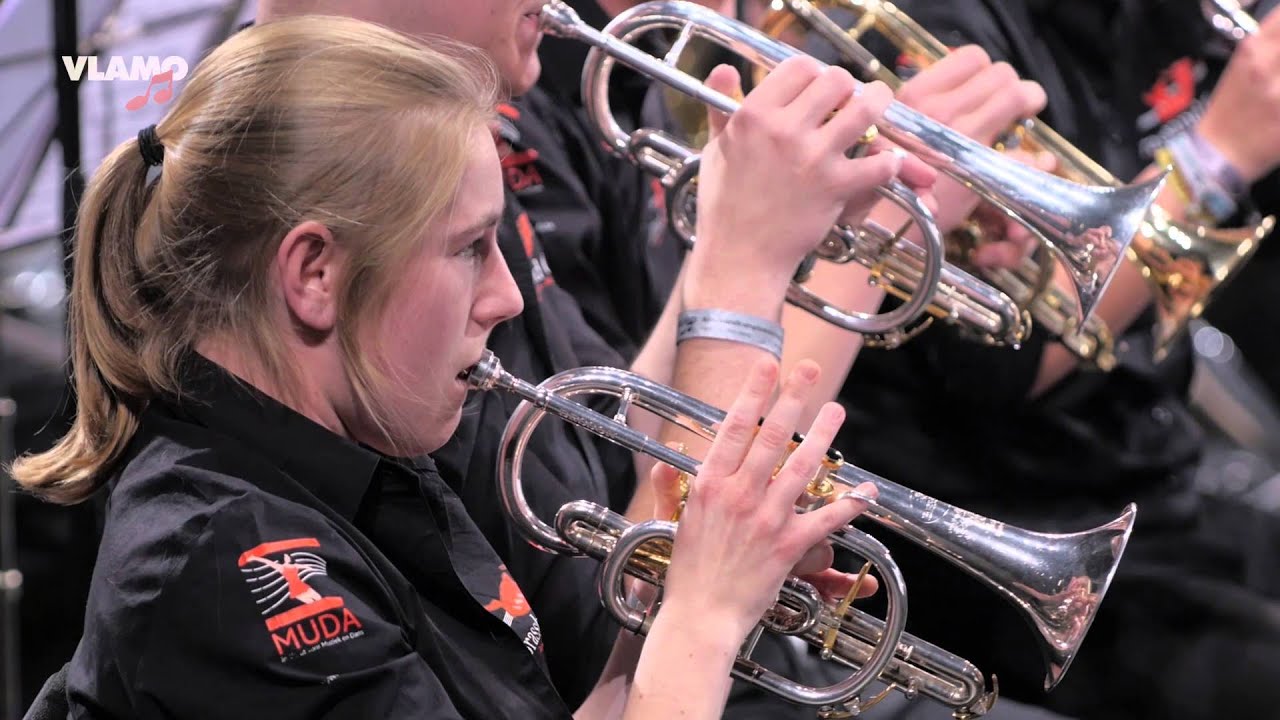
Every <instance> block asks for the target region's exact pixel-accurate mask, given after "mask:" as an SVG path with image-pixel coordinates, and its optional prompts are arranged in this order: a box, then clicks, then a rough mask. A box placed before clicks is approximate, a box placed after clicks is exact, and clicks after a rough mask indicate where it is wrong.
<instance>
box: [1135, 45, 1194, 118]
mask: <svg viewBox="0 0 1280 720" xmlns="http://www.w3.org/2000/svg"><path fill="white" fill-rule="evenodd" d="M1195 99H1196V74H1195V66H1194V65H1192V63H1191V59H1190V58H1182V59H1181V60H1178V61H1177V62H1175V63H1174V64H1172V65H1170V66H1169V67H1167V68H1165V69H1164V70H1163V71H1162V72H1161V73H1160V77H1158V78H1156V82H1155V84H1154V85H1152V86H1151V89H1150V90H1148V91H1146V92H1145V93H1143V95H1142V101H1143V102H1145V103H1146V104H1147V106H1148V107H1150V108H1151V109H1152V110H1154V111H1155V113H1156V117H1157V118H1158V119H1159V121H1160V123H1161V124H1163V123H1167V122H1169V121H1170V120H1172V119H1174V118H1175V117H1177V116H1178V115H1180V114H1181V113H1182V112H1183V111H1185V110H1186V109H1187V108H1189V107H1191V103H1192V102H1194V101H1195Z"/></svg>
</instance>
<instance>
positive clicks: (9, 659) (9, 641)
mask: <svg viewBox="0 0 1280 720" xmlns="http://www.w3.org/2000/svg"><path fill="white" fill-rule="evenodd" d="M3 362H4V360H3V358H0V368H3V367H4V365H3ZM6 389H7V388H5V387H4V385H3V379H2V378H0V642H3V649H2V651H0V652H3V662H2V663H0V672H3V683H4V685H3V688H4V690H3V702H4V705H3V708H0V710H2V712H3V717H4V718H5V719H6V720H17V718H20V717H22V684H21V673H20V670H19V667H18V663H19V637H18V628H19V625H20V622H19V618H18V605H19V602H20V600H21V598H22V571H21V570H19V569H18V543H17V531H16V529H15V528H14V524H15V523H16V522H17V513H15V512H14V500H15V498H14V493H16V492H17V488H16V487H15V486H14V484H13V482H12V481H11V480H10V478H9V473H8V472H7V471H6V470H5V468H6V467H7V466H8V464H9V462H10V461H12V460H13V424H14V418H15V414H16V410H17V405H16V404H15V403H14V402H13V400H11V399H9V398H8V397H5V391H6Z"/></svg>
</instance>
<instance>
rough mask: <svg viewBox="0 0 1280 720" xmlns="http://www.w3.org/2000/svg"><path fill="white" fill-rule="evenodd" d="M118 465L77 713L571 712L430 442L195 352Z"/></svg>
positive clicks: (532, 628) (519, 604)
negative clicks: (181, 394)
mask: <svg viewBox="0 0 1280 720" xmlns="http://www.w3.org/2000/svg"><path fill="white" fill-rule="evenodd" d="M185 374H186V378H187V380H188V382H186V383H185V387H187V388H188V389H189V391H190V392H189V394H188V396H186V397H185V398H184V399H183V400H182V402H181V403H167V402H156V403H154V404H153V405H152V406H151V407H150V408H149V409H147V410H146V411H145V413H144V414H143V417H142V421H141V427H140V429H139V431H138V433H137V435H136V436H135V438H134V439H133V441H132V443H131V444H130V447H129V450H128V452H127V454H126V456H125V458H124V459H123V462H122V464H121V466H120V468H121V469H120V471H119V472H118V474H117V475H116V476H115V477H114V479H113V480H112V481H111V483H110V489H111V490H110V503H109V509H108V515H107V524H106V530H105V534H104V537H103V540H102V546H101V552H100V553H99V555H98V558H99V559H98V565H97V567H96V568H95V571H94V580H93V587H92V590H91V593H90V597H89V604H88V608H87V610H86V621H85V633H84V637H83V639H82V640H81V643H80V647H79V649H78V650H77V652H76V655H75V658H74V659H73V661H72V664H71V668H70V677H69V682H68V691H69V695H70V698H71V701H72V707H73V712H72V716H73V717H100V718H108V717H110V718H125V717H128V718H149V717H152V718H154V717H181V718H204V717H225V718H235V719H236V720H243V719H244V718H254V717H271V718H317V717H334V718H398V717H404V718H409V717H413V718H422V717H430V718H477V719H481V718H483V719H485V720H489V719H490V718H498V717H520V718H567V717H569V711H568V709H567V708H566V707H565V706H564V704H563V703H562V702H561V700H560V699H559V697H558V696H557V694H556V692H555V690H554V689H553V688H552V686H551V684H550V681H549V680H548V678H547V676H546V674H545V670H544V665H543V663H542V660H541V650H540V648H539V644H540V641H539V633H540V631H539V627H538V621H537V618H536V617H535V616H534V615H533V614H532V612H531V610H530V608H529V604H528V603H527V602H525V601H524V598H523V596H522V595H521V593H520V589H519V587H518V586H517V585H516V584H515V583H514V582H513V581H512V580H511V578H510V577H509V576H508V575H506V574H505V573H504V572H503V570H502V566H501V561H500V560H499V559H498V557H497V556H496V555H495V554H494V552H493V550H492V549H491V548H490V547H489V546H488V545H487V544H486V543H485V541H484V539H483V537H481V535H480V533H479V531H478V530H477V529H476V527H475V525H474V524H472V522H471V521H470V520H469V518H468V516H467V513H466V511H465V510H464V509H463V507H462V505H461V503H460V502H459V500H458V498H457V497H456V496H455V495H454V494H453V493H452V492H451V491H450V490H449V489H448V488H447V487H446V486H445V485H444V483H443V482H442V481H441V479H440V477H439V476H438V475H437V474H436V472H435V469H434V467H433V466H432V464H431V462H430V461H429V460H423V461H421V462H419V463H417V464H416V466H410V465H407V464H404V463H402V462H400V461H397V460H394V459H391V458H388V457H386V456H383V455H380V454H378V453H375V452H372V451H370V450H367V449H364V448H362V447H361V446H358V445H355V444H353V443H351V442H349V441H347V440H345V439H343V438H341V437H339V436H336V435H334V434H333V433H331V432H329V431H328V430H326V429H324V428H322V427H320V426H319V425H316V424H315V423H313V422H311V421H310V420H308V419H306V418H304V417H303V416H301V415H299V414H297V413H295V412H293V411H292V410H290V409H288V408H286V407H284V406H282V405H280V404H279V403H276V402H274V401H273V400H271V399H269V398H267V397H265V396H263V395H262V394H261V393H259V392H257V391H255V390H253V389H251V388H248V387H246V386H244V385H242V384H240V383H238V382H237V381H235V380H234V379H233V378H232V377H231V376H230V375H229V374H227V373H225V372H224V371H222V370H221V369H220V368H218V367H217V366H215V365H213V364H212V363H209V362H208V361H205V360H203V359H201V358H198V357H195V358H192V360H191V361H190V363H189V364H188V366H187V370H186V371H185Z"/></svg>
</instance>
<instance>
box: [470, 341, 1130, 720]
mask: <svg viewBox="0 0 1280 720" xmlns="http://www.w3.org/2000/svg"><path fill="white" fill-rule="evenodd" d="M466 379H467V382H468V383H469V384H470V385H471V386H472V387H474V388H476V389H478V390H482V391H492V390H499V391H504V392H509V393H513V394H515V395H517V396H519V397H521V398H522V399H523V402H521V403H520V405H519V406H518V407H517V408H516V410H515V412H514V413H513V414H512V416H511V418H510V420H509V421H508V423H507V426H506V428H505V430H504V431H503V435H502V442H501V445H500V450H499V470H498V481H499V485H500V492H501V495H502V502H503V506H504V508H505V510H506V512H507V513H508V515H510V516H511V518H512V519H513V521H514V522H515V524H516V527H517V528H519V530H520V532H521V533H523V534H524V536H525V537H526V538H527V539H528V540H529V542H531V543H532V544H533V545H535V546H536V547H538V548H541V549H543V550H546V551H548V552H556V553H562V554H566V555H574V556H578V555H588V556H591V557H594V558H596V559H599V560H601V563H602V565H601V570H600V573H601V575H600V583H599V587H600V592H601V601H602V602H603V603H604V605H605V607H606V608H607V609H608V610H609V611H610V612H611V613H612V614H613V615H614V616H615V617H616V618H617V619H618V620H619V622H621V623H623V625H624V626H626V627H627V628H628V629H630V630H632V631H634V632H638V633H642V634H643V633H645V632H647V630H648V628H649V626H650V624H651V622H652V618H651V616H650V615H647V614H646V613H645V612H642V611H640V610H637V609H635V608H633V607H632V606H631V605H630V604H629V603H628V601H627V599H626V597H625V593H624V592H623V591H622V580H623V578H624V576H625V575H631V576H633V577H636V578H640V579H641V580H644V581H646V582H649V583H652V584H654V585H657V586H658V587H659V588H660V587H661V585H662V579H663V571H664V569H665V567H666V564H667V563H668V562H669V560H670V542H671V540H672V539H673V538H674V535H675V530H676V525H675V524H674V523H670V522H661V521H656V520H655V521H647V522H642V523H637V524H632V523H631V522H630V521H628V520H626V519H625V518H623V517H622V516H620V515H618V514H617V513H614V512H612V511H610V510H609V509H608V508H605V507H601V506H599V505H596V504H594V503H590V502H586V501H574V502H569V503H566V504H564V505H563V506H562V507H561V508H560V510H559V512H558V513H557V515H556V519H555V525H554V526H552V525H550V524H548V523H546V522H545V521H543V520H542V519H541V518H539V517H538V516H537V514H535V513H534V511H533V510H532V508H531V507H530V504H529V501H528V498H527V497H526V496H525V493H524V488H523V482H522V475H521V473H522V465H523V458H524V454H525V450H526V448H527V447H528V444H529V441H530V438H531V436H532V435H533V433H534V431H535V430H536V429H537V427H538V424H539V423H540V422H541V421H542V420H543V419H544V418H546V417H547V414H548V413H550V414H551V415H553V416H555V417H557V418H559V419H561V420H564V421H566V422H569V423H572V424H574V425H576V426H578V427H581V428H583V429H585V430H588V431H590V432H592V433H594V434H596V435H598V436H600V437H602V438H604V439H606V440H608V441H610V442H613V443H616V444H618V445H620V446H622V447H624V448H627V449H629V450H631V451H633V452H640V453H644V454H646V455H649V456H651V457H653V458H655V459H657V460H659V461H661V462H664V463H667V464H668V465H671V466H672V467H675V468H676V469H677V470H680V471H682V472H686V473H689V474H690V475H696V474H697V472H698V468H699V462H698V461H697V460H695V459H694V458H691V457H689V456H688V455H685V454H683V453H681V452H679V451H677V450H675V449H672V448H670V447H668V446H666V445H664V444H662V443H661V442H659V441H658V440H656V439H654V438H651V437H649V436H648V435H645V434H644V433H641V432H639V431H637V430H635V429H633V428H631V427H629V426H628V425H627V422H626V418H627V413H628V411H629V410H630V409H631V408H632V407H638V408H642V409H644V410H646V411H648V412H651V413H654V414H655V415H657V416H658V417H660V418H662V419H664V420H666V421H668V422H673V423H676V424H677V425H679V426H680V427H682V428H684V429H685V430H688V431H690V432H693V433H696V434H697V435H699V436H701V437H704V438H708V439H711V438H713V437H714V436H715V428H717V427H718V426H719V424H720V423H721V422H722V421H723V419H724V413H723V412H722V411H720V410H719V409H717V408H715V407H712V406H710V405H708V404H706V403H703V402H701V401H699V400H697V399H695V398H692V397H689V396H688V395H684V394H683V393H680V392H677V391H676V390H673V389H672V388H669V387H667V386H665V385H661V384H658V383H654V382H651V381H649V380H646V379H645V378H643V377H640V376H638V375H635V374H634V373H630V372H627V371H624V370H617V369H614V368H603V367H588V368H579V369H576V370H569V371H566V372H563V373H560V374H559V375H556V376H554V377H552V378H549V379H548V380H546V381H545V382H543V383H542V384H540V385H536V386H535V385H532V384H530V383H527V382H524V381H522V380H520V379H518V378H516V377H513V376H512V375H510V374H508V373H507V372H505V371H504V370H503V369H502V366H501V364H500V363H499V362H498V360H497V359H496V358H495V357H494V356H493V355H492V354H491V353H486V355H485V357H484V358H483V359H482V360H481V361H480V362H479V363H478V364H477V365H476V366H475V367H473V368H472V369H471V370H470V371H469V372H468V374H467V376H466ZM591 395H595V396H601V395H603V396H608V397H613V398H618V400H619V401H620V407H619V409H618V410H617V412H616V413H615V414H614V415H613V416H612V417H610V416H609V415H605V414H602V413H600V412H597V411H596V410H593V409H591V407H590V406H588V404H587V403H585V402H583V401H580V400H577V399H576V398H578V397H579V396H591ZM799 440H800V438H799V437H798V436H797V438H796V442H797V443H798V442H799ZM862 482H873V483H875V485H876V487H877V490H878V493H879V497H878V499H877V500H875V501H873V502H872V503H871V504H870V509H869V510H868V511H867V512H866V516H867V517H869V518H870V519H871V520H872V521H874V522H876V523H878V524H880V525H882V526H884V527H886V528H888V529H889V530H891V531H894V532H897V533H899V534H901V535H904V536H905V537H908V538H910V539H911V540H913V541H914V542H916V543H919V544H920V545H921V546H923V547H924V548H926V549H928V550H931V551H932V552H935V553H937V554H939V555H941V556H942V557H945V558H946V559H948V560H949V561H951V562H952V563H954V564H955V565H957V566H958V567H960V568H961V569H963V570H965V571H967V572H968V573H970V574H972V575H973V576H975V577H976V578H978V579H979V580H981V581H982V582H983V583H984V584H986V585H987V586H988V587H989V588H991V589H992V590H994V591H996V592H997V593H999V594H1001V595H1003V596H1004V597H1005V598H1006V599H1008V600H1009V601H1011V602H1013V603H1014V605H1015V606H1017V607H1018V608H1020V609H1021V610H1022V613H1023V616H1024V618H1025V619H1026V620H1027V621H1028V622H1029V623H1030V624H1031V626H1032V627H1033V628H1035V630H1036V633H1037V637H1038V638H1039V639H1040V641H1041V643H1040V644H1041V650H1042V651H1043V653H1044V656H1045V658H1046V661H1047V664H1048V674H1047V676H1046V678H1045V688H1046V689H1051V688H1053V686H1054V685H1056V684H1057V683H1058V681H1059V680H1061V679H1062V676H1063V675H1064V674H1065V673H1066V671H1067V668H1068V667H1069V666H1070V664H1071V661H1072V659H1073V658H1074V657H1075V655H1076V652H1077V650H1078V649H1079V647H1080V644H1081V642H1082V641H1083V640H1084V637H1085V634H1086V633H1087V632H1088V630H1089V626H1090V624H1091V623H1092V622H1093V618H1094V616H1095V614H1096V613H1097V609H1098V606H1099V604H1100V603H1101V602H1102V599H1103V596H1104V595H1105V594H1106V592H1107V588H1108V586H1109V585H1110V582H1111V579H1112V577H1113V576H1114V575H1115V571H1116V568H1117V566H1118V564H1119V562H1120V557H1121V555H1122V554H1123V553H1124V549H1125V545H1126V544H1127V543H1128V539H1129V535H1130V532H1131V531H1132V529H1133V519H1134V515H1135V513H1136V511H1137V510H1136V508H1135V506H1133V505H1132V504H1131V505H1129V506H1128V507H1127V508H1125V510H1124V512H1123V513H1122V514H1121V515H1120V516H1119V517H1117V518H1116V519H1115V520H1112V521H1111V522H1109V523H1107V524H1105V525H1102V526H1100V527H1097V528H1094V529H1092V530H1087V531H1083V532H1078V533H1071V534H1047V533H1038V532H1031V531H1028V530H1023V529H1020V528H1016V527H1013V526H1010V525H1006V524H1005V523H1002V522H997V521H994V520H990V519H988V518H985V517H982V516H979V515H976V514H974V513H971V512H967V511H965V510H962V509H960V508H957V507H953V506H951V505H947V504H945V503H942V502H939V501H938V500H936V499H934V498H930V497H928V496H926V495H923V494H922V493H919V492H914V491H911V490H908V489H907V488H904V487H902V486H901V485H897V484H895V483H893V482H890V481H889V480H886V479H884V478H881V477H878V476H876V475H873V474H871V473H869V472H867V471H865V470H862V469H860V468H858V467H855V466H853V465H850V464H847V463H845V462H844V461H843V460H842V459H841V457H840V456H839V454H838V453H835V452H829V453H828V456H827V460H826V462H825V463H824V465H823V470H822V471H821V472H820V473H819V475H818V476H817V477H816V478H815V479H814V480H813V482H811V483H810V485H809V487H808V489H807V491H806V493H805V495H804V496H803V497H801V498H800V499H798V500H797V508H798V509H799V510H800V511H806V510H811V509H815V508H817V507H820V506H822V505H824V504H825V503H827V502H829V501H831V500H833V499H836V498H838V497H840V496H841V495H842V494H843V493H846V492H850V491H852V489H853V488H855V487H857V486H858V485H859V484H861V483H862ZM830 539H831V541H832V542H833V543H835V544H837V545H839V546H841V547H844V548H846V549H849V550H851V551H852V552H854V553H855V554H859V555H862V556H863V557H864V558H866V559H867V560H868V562H869V563H870V564H871V565H873V566H875V567H876V568H878V570H879V573H878V575H879V579H880V580H881V584H882V586H883V588H884V591H885V593H886V598H887V600H888V610H887V612H886V616H885V618H884V619H879V618H876V617H873V616H870V615H868V614H866V613H863V612H861V611H858V610H854V609H851V608H850V607H849V600H848V599H846V600H844V601H842V602H839V603H832V602H829V601H825V600H823V599H822V598H821V596H820V595H819V593H818V592H817V591H816V590H815V589H814V588H813V587H812V586H810V585H809V584H808V583H805V582H804V581H802V580H800V579H798V578H790V579H789V580H788V581H787V583H786V584H785V585H784V587H783V591H782V592H781V593H780V595H779V597H778V600H777V602H776V604H775V605H774V607H773V608H772V609H771V610H770V611H769V612H768V613H767V614H766V616H765V617H764V618H762V619H761V622H760V625H759V626H757V628H756V630H755V631H754V632H753V633H752V634H751V636H750V637H748V639H747V642H746V643H745V644H744V645H743V647H742V649H741V650H740V651H739V654H738V658H737V660H736V662H735V667H734V670H733V673H734V675H735V677H738V678H740V679H742V680H745V681H747V682H750V683H753V684H755V685H758V686H760V687H762V688H764V689H766V690H768V691H770V692H773V693H775V694H777V695H779V696H781V697H783V698H786V699H788V700H790V701H792V702H795V703H799V704H804V705H812V706H817V707H819V708H820V711H819V713H820V716H821V717H825V718H841V717H851V716H852V715H855V714H857V713H858V712H859V711H861V710H862V709H865V708H866V707H869V706H870V705H871V704H874V702H876V701H878V699H879V698H876V699H873V700H871V701H870V702H868V703H863V702H861V700H860V699H859V695H860V693H861V692H862V691H863V690H864V689H865V688H866V687H867V686H868V685H869V684H870V683H871V682H873V681H875V680H877V679H879V680H882V681H884V682H888V683H890V684H891V687H894V688H896V689H898V690H901V691H902V692H904V693H906V694H907V695H908V696H909V697H914V696H916V695H919V694H923V695H926V696H927V697H930V698H933V699H935V700H937V701H939V702H941V703H944V704H946V705H947V706H948V707H950V708H952V710H953V714H954V716H955V717H957V718H972V717H977V716H979V715H982V714H983V713H985V712H986V711H987V710H988V709H989V708H990V707H991V704H992V703H993V702H994V700H995V696H994V694H992V693H990V692H989V691H988V690H987V688H986V682H985V680H984V678H983V675H982V673H981V672H979V671H978V670H977V668H975V667H974V666H973V665H972V664H971V663H969V662H967V661H965V660H963V659H962V658H959V657H957V656H955V655H953V654H951V653H949V652H946V651H945V650H942V649H940V648H938V647H936V646H934V645H931V644H929V643H927V642H925V641H924V640H921V639H919V638H916V637H913V636H911V635H909V634H907V633H905V632H904V630H903V629H904V627H905V622H906V583H905V581H904V580H903V578H902V575H901V573H900V571H899V569H898V567H897V565H896V564H895V563H894V561H893V559H892V557H891V556H890V555H889V553H888V551H887V550H886V549H885V548H884V546H883V545H882V544H880V543H879V542H878V541H877V540H875V539H874V538H873V537H871V536H870V535H868V534H866V533H864V532H861V531H858V530H855V529H853V527H852V526H847V527H846V528H844V529H842V530H841V531H839V532H836V533H834V534H833V535H832V536H831V538H830ZM763 631H769V632H776V633H781V634H785V635H792V636H796V637H799V638H801V639H803V640H805V641H806V642H808V643H810V644H812V645H814V646H816V647H818V648H819V649H820V651H821V654H822V656H823V657H824V658H826V659H831V660H835V661H837V662H840V663H841V664H843V665H846V666H848V667H850V668H853V669H854V670H853V671H852V673H851V674H850V675H849V677H848V678H847V679H845V680H843V681H841V682H838V683H836V684H834V685H830V686H824V687H814V686H810V685H806V684H804V683H802V682H800V681H798V680H796V679H791V678H787V677H784V676H782V675H779V674H778V673H776V672H774V671H772V670H769V669H768V668H765V667H763V666H761V665H760V664H758V663H756V662H755V661H753V660H752V659H751V653H752V651H753V650H754V646H755V642H756V640H757V639H758V638H759V636H760V633H761V632H763ZM880 697H883V693H882V694H881V696H880Z"/></svg>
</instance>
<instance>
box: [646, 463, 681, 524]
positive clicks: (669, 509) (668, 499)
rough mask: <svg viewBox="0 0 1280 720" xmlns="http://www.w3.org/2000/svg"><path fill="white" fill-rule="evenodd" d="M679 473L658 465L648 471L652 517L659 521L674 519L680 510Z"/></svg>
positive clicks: (660, 464)
mask: <svg viewBox="0 0 1280 720" xmlns="http://www.w3.org/2000/svg"><path fill="white" fill-rule="evenodd" d="M680 475H681V473H680V471H679V470H676V469H675V468H673V467H671V466H670V465H667V464H666V463H658V464H656V465H654V466H653V469H652V470H650V471H649V482H651V483H653V516H654V517H655V518H658V519H660V520H667V519H670V518H674V517H675V516H676V513H677V512H678V511H679V510H680V506H681V500H682V498H683V497H684V490H683V489H682V488H681V487H680V484H681V478H680Z"/></svg>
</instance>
